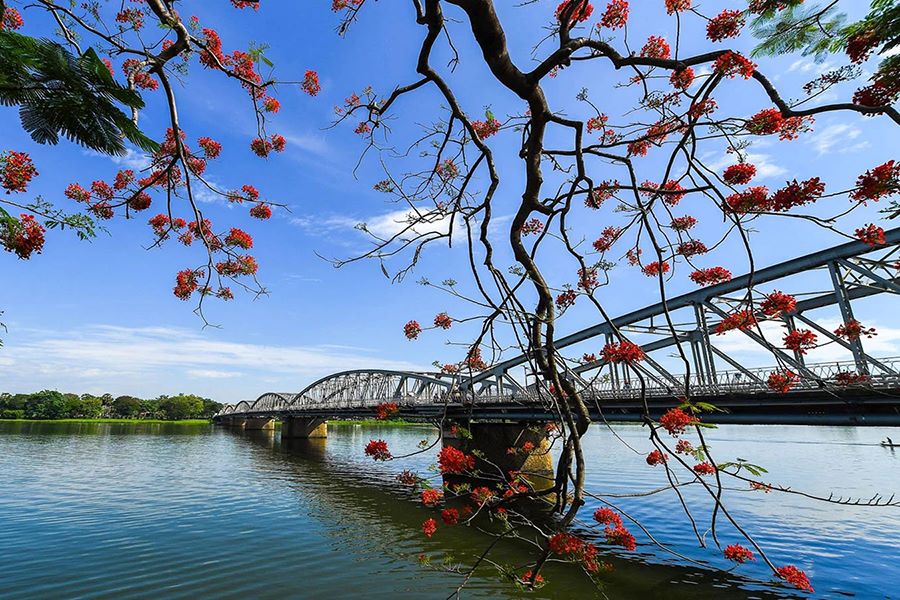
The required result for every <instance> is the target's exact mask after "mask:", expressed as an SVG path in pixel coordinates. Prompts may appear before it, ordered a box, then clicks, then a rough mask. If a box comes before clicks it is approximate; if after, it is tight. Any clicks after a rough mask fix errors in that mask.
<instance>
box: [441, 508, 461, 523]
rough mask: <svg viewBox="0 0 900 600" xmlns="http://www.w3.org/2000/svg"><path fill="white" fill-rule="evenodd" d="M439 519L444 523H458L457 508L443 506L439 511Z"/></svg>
mask: <svg viewBox="0 0 900 600" xmlns="http://www.w3.org/2000/svg"><path fill="white" fill-rule="evenodd" d="M441 521H443V522H444V525H456V524H458V523H459V510H457V509H455V508H445V509H444V510H442V511H441Z"/></svg>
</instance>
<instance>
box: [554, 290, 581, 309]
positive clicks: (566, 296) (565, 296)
mask: <svg viewBox="0 0 900 600" xmlns="http://www.w3.org/2000/svg"><path fill="white" fill-rule="evenodd" d="M577 297H578V294H576V293H575V290H573V289H568V290H566V291H564V292H563V293H562V294H560V295H558V296H557V297H556V308H559V309H563V308H569V307H570V306H572V305H573V304H575V299H576V298H577Z"/></svg>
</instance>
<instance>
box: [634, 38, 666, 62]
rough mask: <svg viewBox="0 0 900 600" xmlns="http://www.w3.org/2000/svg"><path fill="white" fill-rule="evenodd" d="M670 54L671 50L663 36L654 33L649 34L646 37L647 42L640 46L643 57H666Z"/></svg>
mask: <svg viewBox="0 0 900 600" xmlns="http://www.w3.org/2000/svg"><path fill="white" fill-rule="evenodd" d="M671 54H672V51H671V49H670V48H669V44H668V42H666V40H665V38H662V37H659V36H656V35H651V36H650V37H649V38H647V43H646V44H644V47H643V48H641V56H643V57H644V58H660V59H668V58H669V57H670V56H671Z"/></svg>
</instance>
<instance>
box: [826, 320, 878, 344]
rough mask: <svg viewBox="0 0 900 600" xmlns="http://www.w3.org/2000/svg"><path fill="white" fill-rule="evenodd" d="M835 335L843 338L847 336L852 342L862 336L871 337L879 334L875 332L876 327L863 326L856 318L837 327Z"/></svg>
mask: <svg viewBox="0 0 900 600" xmlns="http://www.w3.org/2000/svg"><path fill="white" fill-rule="evenodd" d="M834 335H836V336H838V337H842V338H847V339H848V340H850V341H851V342H852V341H856V340H858V339H859V338H860V337H861V336H866V337H867V338H871V337H874V336H876V335H878V334H877V333H875V328H874V327H863V326H862V323H860V322H859V321H857V320H856V319H850V320H849V321H847V322H846V323H844V324H842V325H841V326H839V327H838V328H837V329H835V330H834Z"/></svg>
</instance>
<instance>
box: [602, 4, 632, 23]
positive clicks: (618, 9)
mask: <svg viewBox="0 0 900 600" xmlns="http://www.w3.org/2000/svg"><path fill="white" fill-rule="evenodd" d="M627 22H628V2H626V0H610V3H609V4H607V5H606V11H605V12H604V13H603V15H602V16H601V17H600V22H599V23H598V24H597V27H598V28H599V27H609V28H610V29H619V28H621V27H625V23H627Z"/></svg>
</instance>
